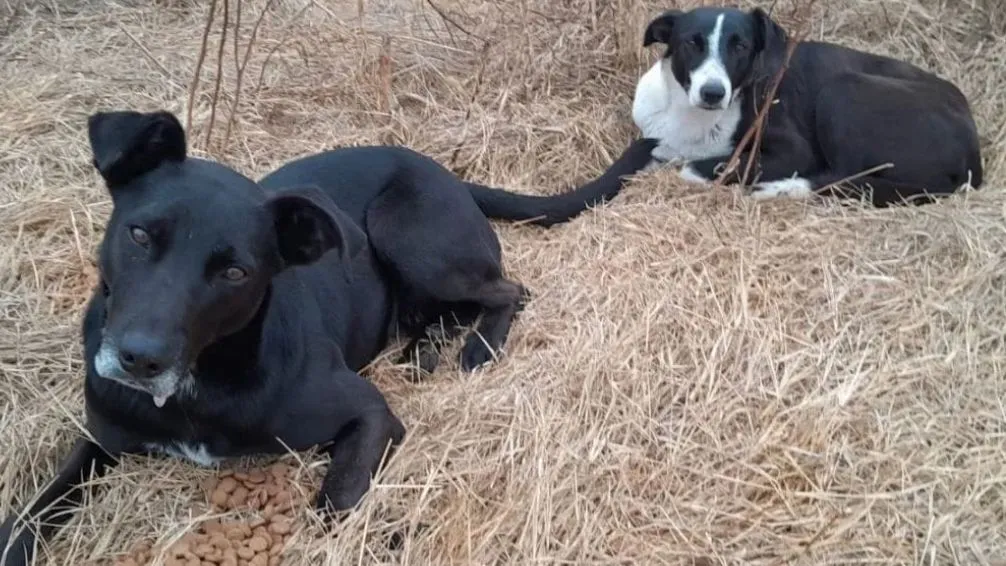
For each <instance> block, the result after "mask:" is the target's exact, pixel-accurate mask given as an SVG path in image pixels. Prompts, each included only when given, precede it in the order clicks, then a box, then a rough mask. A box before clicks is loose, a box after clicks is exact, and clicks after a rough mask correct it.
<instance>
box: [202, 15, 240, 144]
mask: <svg viewBox="0 0 1006 566" xmlns="http://www.w3.org/2000/svg"><path fill="white" fill-rule="evenodd" d="M238 1H240V0H238ZM229 23H230V0H224V25H222V26H220V48H219V49H217V80H216V84H215V85H214V86H213V98H212V99H211V100H210V123H209V125H208V126H207V127H206V148H207V150H208V149H209V147H210V136H212V135H213V123H214V122H215V121H216V117H217V103H218V102H219V101H220V87H221V85H222V84H223V82H224V49H226V48H227V24H229Z"/></svg>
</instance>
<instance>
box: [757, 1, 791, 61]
mask: <svg viewBox="0 0 1006 566" xmlns="http://www.w3.org/2000/svg"><path fill="white" fill-rule="evenodd" d="M751 17H752V18H753V19H754V24H755V34H754V51H755V53H760V52H762V51H766V50H767V51H778V52H779V54H780V55H782V54H783V53H784V52H785V49H786V41H787V39H788V38H787V36H786V30H784V29H782V26H780V25H779V24H777V23H776V22H775V20H773V19H772V16H770V15H769V14H768V13H767V12H765V10H762V9H761V8H755V9H753V10H751Z"/></svg>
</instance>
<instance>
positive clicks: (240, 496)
mask: <svg viewBox="0 0 1006 566" xmlns="http://www.w3.org/2000/svg"><path fill="white" fill-rule="evenodd" d="M230 501H231V502H232V504H233V505H234V506H235V507H236V506H240V505H244V504H245V502H247V501H248V488H246V487H244V486H238V487H237V488H235V489H234V493H232V494H231V496H230Z"/></svg>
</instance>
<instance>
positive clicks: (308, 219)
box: [267, 187, 367, 267]
mask: <svg viewBox="0 0 1006 566" xmlns="http://www.w3.org/2000/svg"><path fill="white" fill-rule="evenodd" d="M267 206H268V207H269V211H270V213H271V214H272V218H273V226H274V227H275V230H276V241H277V243H278V244H279V255H280V258H281V259H282V260H283V266H284V267H290V266H293V265H306V264H309V263H313V262H315V261H318V259H320V258H321V256H323V255H325V253H326V252H328V251H329V250H332V249H338V250H339V255H340V256H341V257H342V259H343V260H345V259H348V258H351V257H353V256H354V255H356V254H357V253H358V252H359V251H360V249H361V248H363V246H364V245H365V244H366V242H367V236H366V234H364V233H363V230H361V229H360V228H359V227H358V226H357V225H356V223H355V222H353V220H352V219H351V218H349V217H348V216H346V214H345V213H343V212H342V211H341V210H339V208H338V207H336V206H335V203H333V202H332V199H330V198H329V197H328V195H326V194H325V193H324V192H322V191H321V189H318V188H316V187H298V188H295V189H289V190H284V191H283V192H281V193H279V194H277V195H275V196H273V197H272V198H270V199H269V201H267Z"/></svg>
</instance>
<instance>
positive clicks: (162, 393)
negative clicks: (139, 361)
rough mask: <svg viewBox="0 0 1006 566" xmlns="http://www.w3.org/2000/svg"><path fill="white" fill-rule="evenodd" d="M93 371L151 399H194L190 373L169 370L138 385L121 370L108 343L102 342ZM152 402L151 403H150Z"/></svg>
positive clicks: (194, 383)
mask: <svg viewBox="0 0 1006 566" xmlns="http://www.w3.org/2000/svg"><path fill="white" fill-rule="evenodd" d="M94 371H95V373H97V374H98V375H99V376H100V377H103V378H105V379H110V380H112V381H114V382H116V383H119V384H121V385H124V386H125V387H129V388H130V389H135V390H137V391H143V392H144V393H149V394H150V396H151V397H152V398H154V397H160V398H162V399H167V398H168V397H171V396H182V395H185V396H189V397H194V396H195V392H196V381H195V378H194V377H192V373H190V372H181V371H178V370H177V369H176V368H171V369H168V370H167V371H165V372H164V373H161V374H160V375H156V376H154V377H152V378H150V379H148V380H144V381H145V382H144V383H138V382H137V381H135V380H134V379H133V378H132V377H130V376H129V374H128V373H126V371H125V370H123V369H122V365H121V364H120V363H119V349H118V348H117V347H116V346H115V345H114V344H112V343H111V342H109V341H108V340H102V342H101V347H100V348H98V353H97V354H95V356H94ZM151 402H153V401H151Z"/></svg>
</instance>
